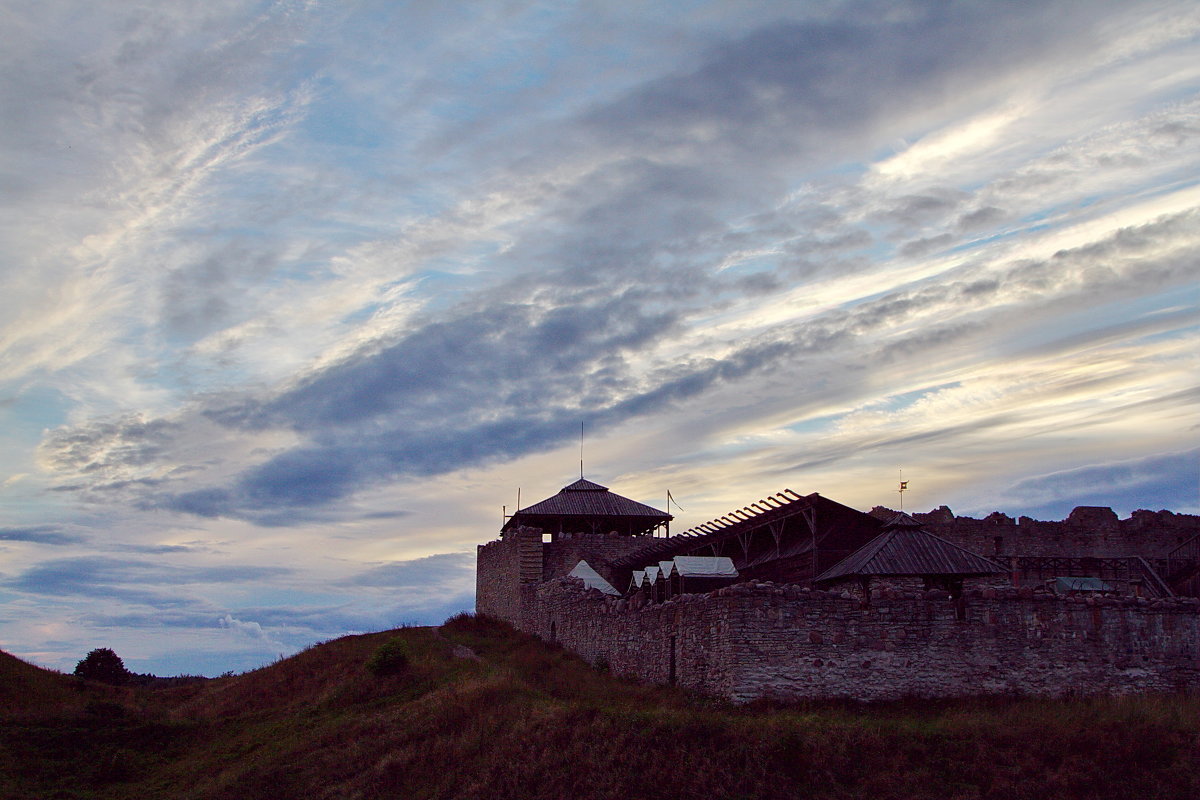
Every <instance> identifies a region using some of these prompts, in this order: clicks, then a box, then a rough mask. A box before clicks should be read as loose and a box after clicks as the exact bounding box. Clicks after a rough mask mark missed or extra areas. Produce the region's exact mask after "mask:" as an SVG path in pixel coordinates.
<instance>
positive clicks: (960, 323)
mask: <svg viewBox="0 0 1200 800" xmlns="http://www.w3.org/2000/svg"><path fill="white" fill-rule="evenodd" d="M1198 220H1200V215H1197V214H1191V213H1189V214H1183V215H1178V216H1176V217H1167V218H1163V219H1161V220H1158V221H1156V222H1154V223H1150V224H1147V225H1144V226H1139V227H1137V228H1130V229H1123V230H1120V231H1117V232H1116V233H1115V234H1114V235H1113V236H1112V237H1111V238H1110V239H1108V240H1105V241H1101V242H1098V243H1095V244H1089V245H1087V246H1085V247H1081V248H1078V249H1074V250H1069V251H1062V252H1060V253H1057V254H1055V255H1054V256H1053V257H1052V258H1050V259H1046V260H1041V261H1032V260H1029V261H1023V262H1018V263H1016V264H1014V265H1012V267H1011V268H1010V269H1009V270H1008V271H1007V272H1004V271H999V272H997V273H995V274H993V275H992V276H989V277H974V276H973V275H972V273H970V272H969V271H968V272H967V273H965V274H964V277H963V279H962V280H952V281H941V282H937V283H929V284H925V285H917V286H915V287H912V288H906V289H903V290H900V291H896V292H890V293H888V294H885V295H882V296H880V297H877V298H874V299H872V300H870V301H869V302H864V303H861V304H859V305H856V306H854V307H853V308H850V309H832V310H829V311H827V312H825V313H823V314H822V315H821V316H820V317H818V318H815V319H811V320H805V321H803V322H800V323H784V324H781V325H779V326H777V327H776V328H775V329H773V330H769V331H767V332H766V333H764V334H762V335H760V336H758V337H757V338H754V339H750V340H746V341H744V342H741V343H740V346H738V347H736V348H734V349H733V350H732V351H730V352H729V353H728V354H726V355H724V356H723V357H721V358H706V357H703V356H693V357H690V358H683V359H680V360H678V361H677V362H676V363H674V364H669V365H667V364H663V365H659V366H657V367H653V368H651V369H649V370H645V369H641V370H640V371H639V369H636V368H635V367H634V366H633V365H632V364H631V363H630V361H629V358H630V356H629V353H630V352H631V351H633V350H635V349H636V348H638V347H640V346H642V345H644V344H646V343H648V342H651V341H653V340H654V339H655V338H656V337H665V336H667V335H669V334H670V333H671V332H673V331H674V329H675V325H676V324H678V323H677V320H678V319H679V318H678V317H677V316H676V315H672V314H662V315H660V316H654V315H653V313H652V312H651V311H650V309H649V308H647V306H650V307H652V306H653V305H654V304H653V302H651V301H648V300H646V298H645V297H644V296H642V295H641V294H639V293H637V292H635V291H632V290H629V291H626V292H624V293H622V294H621V295H620V296H618V297H616V298H608V299H606V300H603V301H602V302H600V303H599V304H597V305H588V304H587V303H584V304H582V305H578V306H570V305H568V306H558V307H551V308H549V309H540V308H536V307H533V306H528V305H524V306H521V305H511V304H510V305H500V306H497V307H496V308H494V309H492V310H491V312H490V313H485V312H482V311H476V310H473V309H469V308H467V309H460V310H459V311H460V313H459V315H458V316H457V317H452V318H450V319H445V320H439V321H436V322H431V323H429V324H428V325H426V326H424V327H421V328H417V329H416V330H414V331H413V332H411V333H409V334H408V335H407V336H405V337H404V338H403V339H401V340H399V341H397V342H395V343H392V344H390V345H387V346H384V347H376V348H373V349H369V350H363V351H361V352H359V353H357V354H355V355H353V356H351V357H349V358H347V359H345V360H344V361H342V362H340V363H337V364H334V365H331V366H329V367H327V368H325V369H324V370H322V371H321V372H320V373H317V374H316V375H313V376H311V377H309V378H306V379H304V380H302V381H300V382H299V383H298V384H297V385H296V386H294V387H292V388H289V389H286V390H284V391H282V392H280V393H279V394H277V395H275V396H274V397H270V398H266V399H253V398H247V399H245V400H243V401H241V402H240V403H237V404H233V405H225V406H223V407H220V408H216V409H213V410H211V411H209V412H208V414H209V416H210V417H211V418H212V419H213V420H215V421H218V422H219V423H221V424H223V425H226V426H230V427H235V428H243V429H245V430H247V431H255V430H259V429H267V428H274V427H283V428H291V429H293V430H296V431H298V432H301V433H304V434H306V435H307V436H308V441H307V443H306V444H304V445H302V446H299V447H295V448H292V449H290V450H287V451H284V452H282V453H279V454H277V455H275V456H273V457H271V458H269V459H268V460H267V461H265V462H264V463H262V464H260V465H258V466H256V467H253V468H251V469H248V470H246V471H244V472H243V473H241V474H240V475H239V476H237V478H236V479H235V480H234V481H232V482H231V483H230V484H229V485H228V486H224V487H210V488H203V489H196V490H192V491H187V492H178V493H158V494H150V495H146V496H145V497H144V498H143V499H142V501H141V502H142V503H143V504H144V505H145V506H146V507H157V508H166V509H170V510H175V511H183V512H187V513H192V514H197V515H200V516H206V517H218V516H233V517H240V518H244V519H248V520H252V521H254V522H256V523H258V524H262V525H286V524H290V523H293V522H296V521H299V520H304V519H313V518H315V516H317V515H319V514H320V513H321V512H320V509H321V508H322V507H325V506H328V505H330V504H332V503H334V502H335V501H337V500H340V499H341V498H344V497H346V496H348V495H350V494H352V493H354V492H356V491H358V490H360V489H362V488H364V487H366V486H370V485H373V484H376V483H378V482H380V481H385V480H389V479H393V478H395V477H398V476H428V475H434V474H441V473H445V472H450V471H453V470H455V469H459V468H461V467H464V466H478V465H484V464H490V463H496V462H498V461H502V460H506V459H510V458H514V457H517V456H519V455H522V454H526V453H531V452H537V451H539V450H544V449H548V448H552V447H555V446H558V445H561V444H563V443H565V442H568V441H572V440H573V439H574V437H575V436H576V435H577V432H578V426H579V424H580V422H581V421H586V422H587V424H588V425H589V426H590V427H591V428H592V429H594V430H603V429H607V428H608V427H611V426H614V425H617V424H619V423H621V422H624V421H626V420H629V419H632V418H637V417H644V416H646V415H648V414H651V413H654V412H659V411H661V410H663V409H665V408H669V407H671V406H672V405H674V404H677V403H681V402H684V401H686V400H689V399H691V398H694V397H697V396H699V395H701V394H703V393H705V392H708V391H712V390H713V389H715V388H717V387H720V386H725V385H731V384H734V383H736V382H738V381H742V380H744V379H746V378H748V377H750V376H753V375H760V374H765V373H766V372H767V371H768V370H771V371H779V370H794V369H799V368H800V365H802V364H804V363H806V362H807V361H808V360H810V359H813V358H824V357H828V356H829V355H831V354H834V353H840V354H843V355H842V358H843V360H842V362H841V364H842V369H843V370H846V371H847V374H848V375H853V374H854V373H855V371H856V370H858V371H862V373H863V374H864V375H865V374H867V373H866V371H868V370H870V369H871V368H872V367H873V366H878V365H886V364H891V363H895V362H898V361H902V360H906V359H915V358H920V357H922V355H923V354H926V353H929V352H932V351H933V350H934V349H937V348H942V347H946V346H953V345H955V344H958V343H961V342H962V341H964V340H966V339H967V338H968V337H974V336H978V335H980V334H981V333H983V332H985V331H986V330H990V329H991V328H992V327H994V326H998V325H999V326H1004V327H1008V326H1009V325H1010V324H1011V321H1010V320H1009V319H1008V318H1007V317H1004V316H1003V315H1002V314H998V312H996V311H995V310H994V309H993V308H992V304H993V303H994V301H995V298H996V296H997V295H998V293H1001V292H1007V293H1010V294H1012V295H1017V294H1026V295H1035V296H1044V297H1045V298H1046V300H1045V307H1044V308H1043V309H1042V310H1041V311H1038V310H1037V307H1036V306H1035V305H1027V307H1026V309H1025V310H1024V312H1023V313H1024V314H1025V315H1026V316H1027V317H1028V318H1030V319H1032V318H1034V317H1035V316H1036V315H1037V314H1039V313H1042V314H1055V315H1057V314H1060V313H1062V312H1063V311H1064V310H1065V309H1069V308H1072V307H1074V306H1077V305H1078V306H1080V307H1082V306H1083V305H1087V304H1093V303H1095V302H1096V299H1097V298H1098V297H1102V296H1106V295H1107V296H1110V297H1112V298H1113V299H1117V298H1119V297H1121V296H1122V295H1123V294H1124V293H1125V292H1126V291H1127V287H1128V286H1129V285H1130V282H1131V281H1135V282H1137V283H1138V284H1139V285H1140V286H1141V287H1142V288H1145V287H1148V286H1151V285H1171V284H1172V283H1178V282H1179V281H1181V280H1185V279H1186V276H1187V275H1188V274H1189V270H1190V268H1191V265H1192V263H1193V262H1192V261H1191V260H1190V256H1189V255H1188V251H1186V250H1185V251H1177V250H1176V251H1170V252H1168V254H1167V255H1165V256H1161V257H1160V258H1159V259H1157V260H1155V259H1151V258H1144V257H1143V256H1144V255H1145V254H1148V253H1150V252H1153V251H1155V250H1156V249H1157V248H1159V247H1160V245H1162V244H1163V243H1164V242H1171V241H1174V240H1177V239H1184V238H1186V237H1187V236H1188V235H1190V232H1191V231H1192V230H1193V229H1194V228H1195V227H1196V225H1197V224H1198ZM1130 265H1133V266H1130ZM1068 267H1069V268H1068ZM1081 270H1082V272H1081ZM950 307H952V308H955V309H956V310H957V312H958V313H959V314H960V315H961V314H970V315H972V316H968V317H963V318H959V319H955V320H953V321H948V322H945V323H942V324H925V325H922V326H920V327H918V328H917V329H915V330H912V331H908V332H907V333H905V334H904V335H903V336H900V337H896V336H894V335H892V334H891V331H892V330H893V329H895V328H896V327H897V326H900V325H903V324H905V323H908V322H912V321H915V320H919V319H921V318H922V316H923V315H925V314H927V313H928V312H929V310H930V309H942V310H944V309H946V308H950ZM939 313H942V312H939ZM869 337H881V338H880V339H879V344H878V346H876V347H874V348H865V349H864V348H859V352H858V353H857V354H855V355H853V356H850V355H847V354H848V353H849V352H850V349H852V347H854V346H857V345H858V344H861V343H862V342H863V341H864V340H865V339H867V338H869ZM581 398H587V400H588V403H587V405H586V406H585V405H583V403H582V402H581ZM981 424H982V423H981Z"/></svg>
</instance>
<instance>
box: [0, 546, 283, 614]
mask: <svg viewBox="0 0 1200 800" xmlns="http://www.w3.org/2000/svg"><path fill="white" fill-rule="evenodd" d="M290 572H291V570H289V569H285V568H282V567H251V566H242V565H230V566H223V567H191V568H184V567H174V566H170V565H167V564H163V563H161V562H152V561H137V560H126V559H117V558H111V557H108V556H81V557H78V558H60V559H53V560H50V561H43V562H41V563H39V564H36V565H35V566H33V567H30V568H29V569H27V570H26V571H24V572H22V573H20V574H18V575H16V576H15V577H13V578H10V579H8V580H6V581H4V582H3V584H0V585H3V586H6V587H8V588H10V589H15V590H17V591H21V592H28V593H30V594H36V595H42V596H47V597H87V598H92V599H103V598H113V599H117V600H123V601H125V602H129V603H137V604H143V605H152V606H156V607H161V608H178V607H186V606H188V605H189V604H190V602H191V601H190V600H189V599H188V598H187V597H186V596H185V595H184V594H182V593H181V592H180V591H179V587H182V586H186V585H189V584H200V583H245V582H249V581H258V580H264V579H267V578H273V577H278V576H280V575H285V574H288V573H290Z"/></svg>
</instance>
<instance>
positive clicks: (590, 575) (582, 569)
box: [567, 561, 620, 594]
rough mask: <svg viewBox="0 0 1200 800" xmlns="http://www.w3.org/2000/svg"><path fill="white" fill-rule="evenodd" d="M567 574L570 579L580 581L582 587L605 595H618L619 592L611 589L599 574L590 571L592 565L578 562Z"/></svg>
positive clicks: (609, 584) (592, 570) (610, 585)
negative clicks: (597, 590) (596, 590)
mask: <svg viewBox="0 0 1200 800" xmlns="http://www.w3.org/2000/svg"><path fill="white" fill-rule="evenodd" d="M567 574H568V575H570V576H571V577H572V578H579V579H580V580H582V581H583V583H584V585H585V586H587V587H588V588H589V589H599V590H600V591H602V592H604V593H605V594H620V592H618V591H617V590H616V589H614V588H613V585H612V584H611V583H609V582H608V581H606V580H604V578H602V577H600V573H599V572H596V570H594V569H592V565H591V564H589V563H588V562H586V561H580V562H579V563H578V564H576V565H575V569H573V570H571V571H570V572H569V573H567Z"/></svg>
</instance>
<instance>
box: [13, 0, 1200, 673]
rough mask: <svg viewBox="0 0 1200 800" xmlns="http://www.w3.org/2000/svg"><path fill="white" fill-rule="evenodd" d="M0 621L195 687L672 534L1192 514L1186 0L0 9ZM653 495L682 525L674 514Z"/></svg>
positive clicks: (1197, 159)
mask: <svg viewBox="0 0 1200 800" xmlns="http://www.w3.org/2000/svg"><path fill="white" fill-rule="evenodd" d="M0 37H2V40H3V41H4V42H5V45H4V47H3V48H2V49H0V104H2V105H0V110H2V113H0V187H2V190H0V203H2V204H3V214H2V215H0V270H3V292H0V413H2V414H3V424H2V425H0V436H2V437H3V441H2V446H0V459H2V461H0V487H2V489H3V495H2V506H0V513H2V517H0V648H3V649H5V650H8V651H10V652H14V653H16V654H18V655H21V656H23V657H25V658H27V659H30V660H32V661H34V662H36V663H39V664H43V665H48V666H53V667H57V668H60V669H65V670H70V669H72V668H73V666H74V663H75V662H76V661H77V660H78V659H79V658H81V657H82V656H83V655H84V654H85V653H86V652H87V650H89V649H91V648H93V647H100V646H106V647H112V648H114V649H115V650H117V652H118V654H120V655H121V656H122V657H123V658H124V659H125V661H126V662H127V664H128V665H129V666H130V668H131V669H134V670H136V671H142V672H144V671H153V672H155V673H157V674H176V673H179V672H192V673H202V674H210V675H211V674H217V673H220V672H223V671H226V670H242V669H247V668H252V667H255V666H258V665H261V664H263V663H267V662H269V661H271V660H273V659H275V658H277V657H278V656H279V655H280V654H288V653H291V652H294V651H295V650H296V649H298V648H302V647H304V646H306V645H308V644H311V643H312V642H315V641H318V640H323V639H328V638H331V637H334V636H338V635H341V634H343V633H346V632H351V631H367V630H380V629H384V628H389V627H393V626H396V625H399V624H404V623H421V624H425V623H436V622H440V621H441V620H442V619H444V618H445V617H446V616H448V615H449V614H451V613H454V612H455V611H458V610H461V609H466V608H470V607H471V606H472V604H473V589H474V573H473V559H474V547H475V545H476V544H477V543H478V542H481V541H485V540H487V539H490V538H492V537H493V536H494V535H495V533H496V531H497V530H498V527H499V525H500V522H501V514H502V508H503V507H505V506H507V508H508V510H509V511H511V510H512V509H513V507H514V506H515V505H516V503H517V494H518V491H520V492H521V493H522V494H521V497H522V504H525V505H527V504H529V503H531V502H534V501H537V500H541V499H543V498H545V497H547V496H549V495H551V494H553V493H555V492H556V491H558V489H559V488H560V487H561V486H563V485H564V484H566V483H568V482H570V481H572V480H574V479H575V478H576V477H578V474H579V455H580V453H579V434H580V428H581V425H583V426H585V429H586V431H587V434H586V446H585V459H586V465H585V466H586V472H587V475H588V477H589V478H591V479H593V480H596V481H598V482H600V483H603V484H605V485H608V486H611V487H612V488H613V489H614V490H615V491H618V492H620V493H621V494H624V495H627V496H630V497H632V498H634V499H636V500H639V501H642V502H647V503H650V504H652V505H656V506H659V507H663V506H664V504H665V493H666V491H667V490H668V489H669V490H670V491H671V494H672V495H673V496H674V498H675V499H676V500H677V501H678V504H679V507H680V508H679V509H677V508H675V507H672V509H671V510H672V511H673V512H675V513H676V514H677V522H676V530H679V529H681V528H682V527H686V526H688V525H689V524H695V523H699V522H702V521H704V520H706V519H708V518H709V517H712V516H716V515H718V514H721V513H724V512H726V511H728V510H729V509H730V508H732V507H740V506H742V505H744V504H745V503H747V502H750V501H753V500H757V499H759V498H760V497H762V496H764V495H767V494H770V493H773V492H777V491H780V490H782V489H784V488H790V489H793V490H795V491H798V492H801V493H805V494H807V493H809V492H814V491H816V492H820V493H822V494H824V495H825V496H827V497H831V498H833V499H836V500H839V501H841V502H844V503H847V504H849V505H853V506H856V507H858V508H862V509H869V508H871V507H872V506H874V505H877V504H883V505H890V506H893V507H895V506H896V505H897V504H898V499H899V498H898V497H897V495H896V492H895V489H896V483H897V480H898V478H899V470H900V469H903V470H904V477H905V478H906V479H908V480H910V481H911V483H910V492H909V493H908V494H907V495H906V496H905V507H906V508H909V509H913V510H927V509H930V508H933V507H936V506H938V505H942V504H946V505H949V506H950V507H951V508H952V509H953V510H954V511H955V512H957V513H960V514H971V515H977V516H978V515H983V514H986V513H988V512H989V511H992V510H1001V511H1004V512H1006V513H1008V514H1010V515H1013V516H1016V515H1019V514H1027V515H1030V516H1034V517H1038V518H1041V519H1060V518H1062V516H1064V515H1065V514H1066V513H1068V512H1069V511H1070V509H1071V508H1072V507H1074V506H1075V505H1094V504H1099V505H1111V506H1112V507H1114V508H1115V509H1116V510H1117V511H1118V512H1119V513H1120V514H1122V515H1123V516H1124V515H1128V513H1129V512H1131V511H1132V510H1134V509H1136V508H1152V509H1160V508H1169V509H1172V510H1175V511H1178V512H1189V513H1198V512H1200V498H1198V494H1200V475H1198V473H1200V469H1198V466H1197V465H1198V461H1200V437H1198V436H1197V427H1198V420H1200V417H1198V414H1197V411H1198V407H1200V356H1198V353H1200V313H1198V311H1197V306H1198V299H1200V290H1198V288H1197V283H1198V281H1197V275H1198V274H1200V268H1198V266H1197V264H1198V263H1200V6H1197V5H1196V4H1195V3H1194V2H1190V1H1189V0H1181V1H1180V2H1169V1H1164V2H1131V1H1130V0H1116V1H1114V2H1103V1H1102V0H1087V1H1086V2H1083V1H1082V0H1080V1H1079V2H1037V3H1017V2H1005V3H968V2H963V3H952V2H916V1H913V2H904V1H901V2H895V1H894V0H887V1H886V2H870V1H864V2H836V1H834V0H829V1H821V2H816V1H814V2H748V1H747V0H738V2H702V1H701V0H680V1H679V2H672V3H646V2H631V3H626V2H620V1H619V0H618V1H614V0H604V2H595V3H590V2H522V1H521V0H512V2H480V3H461V4H458V3H445V2H421V1H420V0H414V1H413V2H406V3H393V2H385V1H384V0H378V1H377V2H357V3H356V2H349V1H348V0H339V1H338V2H319V1H318V0H310V1H309V2H299V1H297V2H286V1H284V0H280V2H240V1H239V0H210V1H209V2H204V3H195V2H170V1H169V0H156V1H155V2H153V3H145V4H138V3H134V2H117V1H116V0H114V1H112V2H59V1H58V0H0ZM680 509H682V510H680Z"/></svg>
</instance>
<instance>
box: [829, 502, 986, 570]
mask: <svg viewBox="0 0 1200 800" xmlns="http://www.w3.org/2000/svg"><path fill="white" fill-rule="evenodd" d="M1006 571H1007V570H1005V568H1004V567H1002V566H1000V565H999V564H997V563H996V562H995V561H991V560H990V559H986V558H984V557H983V556H978V555H976V554H974V553H972V552H971V551H970V550H966V549H964V548H962V547H959V546H958V545H956V544H953V543H951V542H948V541H946V540H945V539H943V538H941V537H940V536H934V535H933V534H932V533H929V532H928V531H925V530H922V529H921V523H920V522H917V521H916V520H915V519H913V518H912V517H910V516H908V515H907V514H897V515H896V516H894V517H892V518H891V519H890V520H888V522H887V523H886V524H885V525H884V531H883V533H881V534H879V535H878V536H876V537H875V538H874V539H872V540H871V541H869V542H867V543H866V544H865V545H863V546H862V547H860V548H859V549H858V550H855V551H854V552H853V553H851V554H850V555H848V556H846V557H845V558H843V559H842V560H841V561H839V562H838V563H836V564H834V565H833V566H832V567H830V568H829V569H827V570H825V572H823V573H821V574H820V575H818V576H817V579H816V582H817V583H823V582H825V581H831V580H834V579H835V578H843V577H847V576H851V575H859V576H867V575H959V576H969V575H975V576H978V575H995V574H998V573H1003V572H1006Z"/></svg>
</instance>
